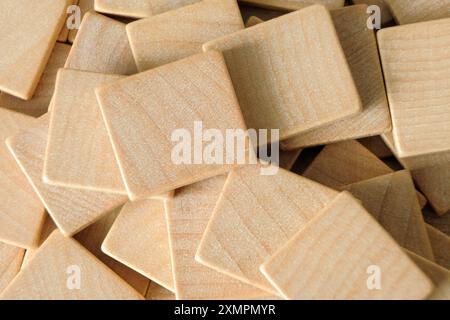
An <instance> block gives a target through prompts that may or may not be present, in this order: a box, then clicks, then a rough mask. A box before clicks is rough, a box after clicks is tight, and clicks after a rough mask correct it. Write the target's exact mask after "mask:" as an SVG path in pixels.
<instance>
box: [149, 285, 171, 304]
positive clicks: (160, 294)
mask: <svg viewBox="0 0 450 320" xmlns="http://www.w3.org/2000/svg"><path fill="white" fill-rule="evenodd" d="M145 300H175V294H174V293H173V292H172V291H169V290H167V289H166V288H164V287H161V286H160V285H159V284H157V283H155V282H152V281H150V284H149V285H148V288H147V293H146V294H145Z"/></svg>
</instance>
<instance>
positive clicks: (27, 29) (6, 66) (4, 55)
mask: <svg viewBox="0 0 450 320" xmlns="http://www.w3.org/2000/svg"><path fill="white" fill-rule="evenodd" d="M66 3H67V1H66V0H41V1H34V0H21V1H17V0H2V1H1V2H0V30H2V32H1V34H0V43H1V47H0V91H3V92H6V93H8V94H11V95H13V96H16V97H19V98H22V99H27V100H28V99H31V97H32V96H33V93H34V91H35V89H36V86H37V84H38V82H39V79H40V77H41V75H42V72H43V71H44V68H45V65H46V64H47V61H48V59H49V57H50V54H51V52H52V49H53V47H54V45H55V43H56V38H57V37H58V33H59V31H60V30H61V27H62V25H63V23H64V21H65V20H64V18H65V16H66ZM31 35H32V36H31Z"/></svg>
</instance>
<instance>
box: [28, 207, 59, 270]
mask: <svg viewBox="0 0 450 320" xmlns="http://www.w3.org/2000/svg"><path fill="white" fill-rule="evenodd" d="M57 228H58V227H57V226H56V224H55V223H54V222H53V219H52V218H51V217H50V216H49V215H48V214H46V215H45V220H44V223H43V225H42V228H41V232H40V235H39V240H38V242H37V246H36V247H34V248H30V249H27V251H26V252H25V255H24V257H23V262H22V265H21V267H20V268H21V269H23V268H24V267H25V266H26V265H27V264H28V263H29V262H30V261H31V259H33V257H34V255H35V254H36V252H37V251H38V250H39V247H40V246H41V245H42V244H43V243H44V242H45V240H47V238H48V237H49V236H50V235H51V234H52V232H53V231H55V230H56V229H57Z"/></svg>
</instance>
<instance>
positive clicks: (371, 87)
mask: <svg viewBox="0 0 450 320" xmlns="http://www.w3.org/2000/svg"><path fill="white" fill-rule="evenodd" d="M366 10H367V6H365V5H359V6H350V7H345V8H342V9H338V10H332V11H331V17H332V18H333V22H334V26H335V27H336V31H337V34H338V37H339V40H340V43H341V45H342V48H343V49H344V53H345V57H346V58H347V62H348V64H349V66H350V70H351V72H352V75H353V79H355V83H356V87H357V89H358V92H359V95H360V97H361V100H362V107H363V112H361V113H359V114H357V115H355V116H353V117H350V118H347V119H343V120H340V121H336V122H334V123H332V124H330V125H327V126H324V127H321V128H318V129H315V130H311V131H308V132H306V133H302V134H300V135H297V136H295V137H293V138H290V139H288V140H286V141H283V142H282V144H281V145H282V147H283V148H288V149H292V148H300V147H305V146H313V145H320V144H329V143H332V142H337V141H342V140H348V139H356V138H361V137H366V136H373V135H377V134H380V133H383V132H386V131H389V130H391V117H390V113H389V106H388V103H387V99H386V91H385V88H384V81H383V74H382V71H381V65H380V57H379V56H378V48H377V42H376V38H375V34H374V31H373V30H370V29H369V28H367V19H368V15H367V13H366Z"/></svg>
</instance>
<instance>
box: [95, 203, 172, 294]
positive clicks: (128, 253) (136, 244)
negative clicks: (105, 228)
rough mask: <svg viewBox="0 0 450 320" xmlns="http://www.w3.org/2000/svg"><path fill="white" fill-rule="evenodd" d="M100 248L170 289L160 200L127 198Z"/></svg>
mask: <svg viewBox="0 0 450 320" xmlns="http://www.w3.org/2000/svg"><path fill="white" fill-rule="evenodd" d="M102 251H103V252H104V253H106V254H107V255H109V256H111V257H112V258H114V259H116V260H118V261H120V262H121V263H123V264H125V265H126V266H128V267H130V268H131V269H133V270H135V271H137V272H139V273H140V274H142V275H144V276H145V277H147V278H148V279H150V280H152V281H154V282H156V283H158V284H159V285H161V286H163V287H165V288H166V289H168V290H170V291H172V292H174V285H173V275H172V263H171V260H170V249H169V238H168V232H167V224H166V219H165V207H164V202H163V201H161V200H149V199H143V200H138V201H134V202H128V203H127V204H126V205H125V206H124V207H123V209H122V211H121V212H120V215H119V216H118V217H117V219H116V221H115V222H114V224H113V226H112V227H111V230H110V231H109V233H108V235H107V236H106V238H105V241H104V242H103V245H102Z"/></svg>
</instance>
